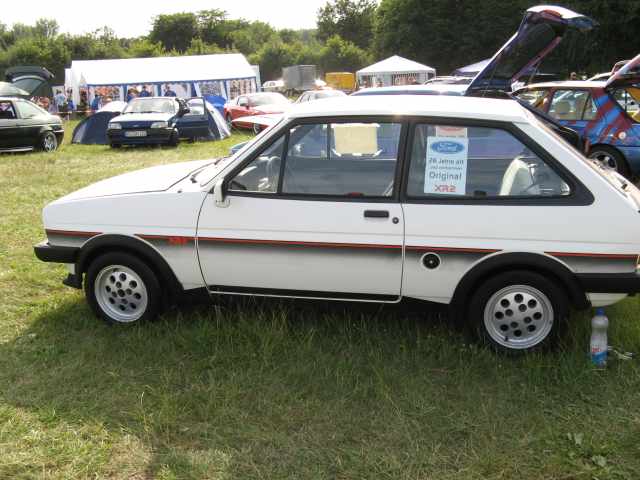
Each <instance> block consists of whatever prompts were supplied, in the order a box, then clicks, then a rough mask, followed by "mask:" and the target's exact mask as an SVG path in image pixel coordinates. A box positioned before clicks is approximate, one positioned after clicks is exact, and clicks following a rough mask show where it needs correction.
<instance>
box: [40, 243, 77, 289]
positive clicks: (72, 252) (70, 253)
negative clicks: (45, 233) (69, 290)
mask: <svg viewBox="0 0 640 480" xmlns="http://www.w3.org/2000/svg"><path fill="white" fill-rule="evenodd" d="M33 251H34V253H35V254H36V257H38V260H42V261H43V262H55V263H68V264H75V263H76V260H77V259H78V255H79V253H80V248H79V247H61V246H56V245H51V244H50V243H49V242H47V241H46V240H45V241H43V242H40V243H39V244H37V245H34V247H33ZM62 283H63V284H64V285H66V286H68V287H73V288H82V274H80V275H78V274H76V273H70V274H69V275H67V278H65V279H64V280H63V281H62Z"/></svg>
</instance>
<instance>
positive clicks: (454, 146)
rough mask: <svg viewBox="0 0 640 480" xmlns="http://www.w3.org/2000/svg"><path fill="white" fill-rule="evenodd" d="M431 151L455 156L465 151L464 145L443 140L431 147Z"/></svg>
mask: <svg viewBox="0 0 640 480" xmlns="http://www.w3.org/2000/svg"><path fill="white" fill-rule="evenodd" d="M431 150H433V151H434V152H436V153H445V154H453V153H459V152H461V151H462V150H464V145H463V144H461V143H459V142H453V141H451V140H441V141H439V142H435V143H434V144H432V145H431Z"/></svg>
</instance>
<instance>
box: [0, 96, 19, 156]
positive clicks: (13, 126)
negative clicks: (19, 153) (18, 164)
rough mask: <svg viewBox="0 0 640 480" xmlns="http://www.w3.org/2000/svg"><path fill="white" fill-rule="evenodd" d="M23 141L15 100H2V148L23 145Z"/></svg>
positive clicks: (0, 129) (0, 137) (0, 136)
mask: <svg viewBox="0 0 640 480" xmlns="http://www.w3.org/2000/svg"><path fill="white" fill-rule="evenodd" d="M23 142H24V139H23V138H22V136H21V134H20V129H19V126H18V118H17V113H16V107H15V105H14V102H12V101H11V100H2V101H0V149H4V148H16V147H21V146H23Z"/></svg>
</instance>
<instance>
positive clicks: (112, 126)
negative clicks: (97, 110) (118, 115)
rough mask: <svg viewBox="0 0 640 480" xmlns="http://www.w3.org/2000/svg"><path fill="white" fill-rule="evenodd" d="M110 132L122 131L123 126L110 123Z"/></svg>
mask: <svg viewBox="0 0 640 480" xmlns="http://www.w3.org/2000/svg"><path fill="white" fill-rule="evenodd" d="M109 130H122V125H120V124H119V123H109Z"/></svg>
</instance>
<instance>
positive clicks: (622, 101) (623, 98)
mask: <svg viewBox="0 0 640 480" xmlns="http://www.w3.org/2000/svg"><path fill="white" fill-rule="evenodd" d="M613 96H614V98H615V99H616V101H617V102H618V105H620V106H621V107H622V109H623V110H624V111H625V112H627V114H628V115H629V116H630V117H631V118H632V119H633V120H634V121H636V122H637V121H638V120H639V119H640V118H639V117H640V106H639V105H638V101H637V99H638V98H640V89H638V88H636V87H629V88H620V89H618V90H616V91H614V92H613Z"/></svg>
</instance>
